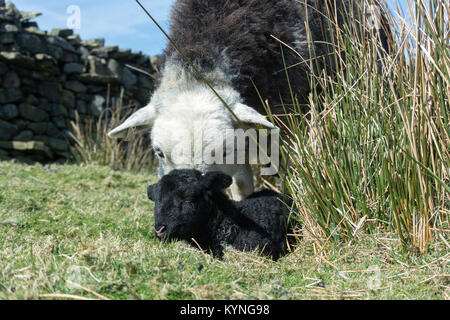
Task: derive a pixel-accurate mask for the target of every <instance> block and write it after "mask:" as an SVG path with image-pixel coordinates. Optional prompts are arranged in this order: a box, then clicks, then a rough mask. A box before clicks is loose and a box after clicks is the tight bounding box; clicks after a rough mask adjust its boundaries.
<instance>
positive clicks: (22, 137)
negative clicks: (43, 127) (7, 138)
mask: <svg viewBox="0 0 450 320" xmlns="http://www.w3.org/2000/svg"><path fill="white" fill-rule="evenodd" d="M33 136H34V135H33V132H31V131H30V130H25V131H22V132H20V133H19V134H18V135H17V136H15V137H14V138H13V140H14V141H30V140H33Z"/></svg>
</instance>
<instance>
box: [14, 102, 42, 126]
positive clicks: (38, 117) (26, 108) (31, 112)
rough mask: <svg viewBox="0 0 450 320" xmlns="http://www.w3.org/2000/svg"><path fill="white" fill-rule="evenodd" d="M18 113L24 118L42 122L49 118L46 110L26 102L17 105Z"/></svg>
mask: <svg viewBox="0 0 450 320" xmlns="http://www.w3.org/2000/svg"><path fill="white" fill-rule="evenodd" d="M19 113H20V115H21V116H22V117H23V118H24V119H27V120H30V121H33V122H42V121H44V120H48V118H49V117H48V114H47V112H45V111H44V110H41V109H39V108H37V107H35V106H33V105H31V104H28V103H22V104H20V105H19Z"/></svg>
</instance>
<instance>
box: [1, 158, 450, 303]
mask: <svg viewBox="0 0 450 320" xmlns="http://www.w3.org/2000/svg"><path fill="white" fill-rule="evenodd" d="M155 181H156V178H155V177H154V176H152V175H151V174H149V173H143V172H141V173H130V172H123V171H113V170H111V169H110V168H109V167H104V166H96V165H64V166H58V165H51V166H42V165H33V166H27V165H21V164H15V163H13V162H0V299H39V298H41V299H53V298H59V299H60V298H63V297H64V296H63V295H71V296H72V297H71V298H75V299H80V298H94V299H95V298H100V297H105V298H109V299H252V298H258V299H444V298H449V296H450V287H449V286H450V280H449V273H450V272H449V266H448V259H449V254H448V251H449V250H448V249H449V248H448V244H446V243H445V242H444V241H438V240H436V241H434V242H433V244H432V246H431V248H430V250H429V251H428V253H427V254H420V253H419V252H415V251H410V250H404V249H403V247H402V245H401V243H400V241H399V240H398V237H396V236H395V234H390V233H384V234H372V235H367V234H365V233H362V234H361V235H360V236H358V237H355V239H354V240H353V242H352V243H351V245H348V244H333V245H331V244H330V243H329V242H328V244H327V245H326V247H324V248H323V249H324V250H319V249H318V246H317V244H315V241H312V240H310V239H309V237H308V236H307V235H305V236H304V237H303V238H302V239H300V240H299V242H298V245H297V247H295V248H292V251H293V252H292V253H291V254H289V255H287V256H285V257H283V258H281V259H280V260H279V261H278V262H273V261H271V260H268V259H266V258H263V257H260V256H257V255H256V254H254V253H242V252H238V251H235V250H227V251H226V254H225V257H224V259H223V260H222V261H220V260H215V259H213V258H212V257H211V256H209V255H206V254H203V253H202V252H201V251H199V250H197V249H196V248H193V247H191V246H189V245H188V244H186V243H184V242H173V243H161V242H159V241H158V240H157V239H156V238H155V237H154V235H153V232H152V230H153V214H152V210H153V207H152V202H151V201H149V200H148V199H147V197H146V187H147V185H148V184H149V183H153V182H155ZM198 264H202V265H203V269H202V270H198V268H197V265H198ZM374 270H379V273H377V271H374ZM377 274H378V276H377ZM80 286H82V287H83V288H81V287H80Z"/></svg>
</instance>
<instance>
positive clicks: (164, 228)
mask: <svg viewBox="0 0 450 320" xmlns="http://www.w3.org/2000/svg"><path fill="white" fill-rule="evenodd" d="M164 231H166V226H162V227H161V228H160V229H159V230H156V228H155V233H156V236H157V237H158V238H161V237H162V236H163V234H164Z"/></svg>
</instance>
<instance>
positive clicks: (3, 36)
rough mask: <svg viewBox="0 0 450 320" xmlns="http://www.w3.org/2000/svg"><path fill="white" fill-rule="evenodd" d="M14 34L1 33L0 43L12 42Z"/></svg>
mask: <svg viewBox="0 0 450 320" xmlns="http://www.w3.org/2000/svg"><path fill="white" fill-rule="evenodd" d="M14 41H15V39H14V35H13V34H12V33H1V34H0V43H1V44H10V43H14Z"/></svg>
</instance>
